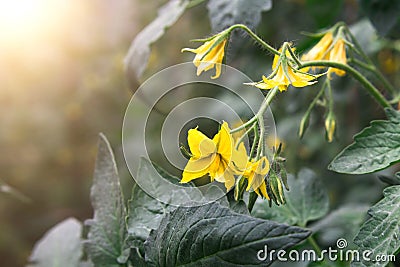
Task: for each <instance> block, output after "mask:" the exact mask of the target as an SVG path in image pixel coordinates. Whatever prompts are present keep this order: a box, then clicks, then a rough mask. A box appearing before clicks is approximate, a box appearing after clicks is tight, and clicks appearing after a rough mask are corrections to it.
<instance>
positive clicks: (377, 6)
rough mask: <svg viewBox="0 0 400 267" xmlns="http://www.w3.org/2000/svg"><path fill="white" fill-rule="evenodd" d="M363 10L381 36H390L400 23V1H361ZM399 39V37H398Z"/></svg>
mask: <svg viewBox="0 0 400 267" xmlns="http://www.w3.org/2000/svg"><path fill="white" fill-rule="evenodd" d="M359 1H360V6H361V9H362V10H363V11H364V12H365V14H366V15H367V16H368V17H369V19H370V20H371V22H372V24H373V25H374V27H375V28H376V30H377V31H378V32H379V34H380V35H382V36H385V35H387V34H389V32H390V31H391V30H392V29H395V28H398V26H399V22H400V1H396V0H359ZM397 37H399V36H397Z"/></svg>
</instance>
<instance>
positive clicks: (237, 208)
mask: <svg viewBox="0 0 400 267" xmlns="http://www.w3.org/2000/svg"><path fill="white" fill-rule="evenodd" d="M229 208H230V209H231V210H233V211H234V212H236V213H240V214H244V215H250V213H249V209H248V208H247V206H246V203H245V202H244V201H243V200H239V201H232V202H229Z"/></svg>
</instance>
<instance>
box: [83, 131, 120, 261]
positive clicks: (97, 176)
mask: <svg viewBox="0 0 400 267" xmlns="http://www.w3.org/2000/svg"><path fill="white" fill-rule="evenodd" d="M91 200H92V205H93V209H94V216H93V219H91V220H87V221H85V224H87V225H88V226H89V233H88V239H87V240H86V241H85V248H86V251H87V253H88V255H89V257H90V259H91V260H92V261H93V263H94V264H95V265H96V266H100V267H101V266H107V267H111V266H120V263H124V261H126V257H125V259H124V257H122V258H120V260H119V261H120V262H118V260H117V259H118V258H119V257H120V256H121V255H122V254H123V252H124V244H125V235H126V227H125V216H126V214H125V205H124V200H123V196H122V193H121V188H120V182H119V177H118V172H117V167H116V164H115V160H114V155H113V153H112V150H111V147H110V144H109V143H108V141H107V139H106V137H105V136H104V135H102V134H100V138H99V150H98V155H97V160H96V166H95V171H94V177H93V185H92V189H91Z"/></svg>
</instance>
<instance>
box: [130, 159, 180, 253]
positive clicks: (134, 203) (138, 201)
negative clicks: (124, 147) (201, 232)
mask: <svg viewBox="0 0 400 267" xmlns="http://www.w3.org/2000/svg"><path fill="white" fill-rule="evenodd" d="M149 168H151V163H150V162H149V161H147V160H146V159H144V158H142V161H141V163H140V167H139V170H138V174H137V175H138V176H140V177H146V178H148V179H150V181H153V182H155V181H157V180H158V179H157V178H156V177H157V176H151V175H149V171H148V170H149ZM164 175H166V173H164ZM174 208H175V207H174V206H169V205H166V204H164V203H162V202H160V201H158V200H157V199H154V198H153V197H151V196H149V195H147V194H146V192H144V191H143V190H142V189H141V188H140V187H139V186H138V185H137V184H136V183H135V184H134V185H133V188H132V196H131V198H130V200H129V201H128V216H127V219H126V223H127V230H128V239H129V243H130V246H131V247H135V248H138V249H139V250H140V252H141V253H144V247H143V243H144V241H145V240H146V239H147V237H148V236H149V234H150V231H151V230H154V229H157V228H158V225H159V224H160V222H161V219H162V218H163V216H164V215H165V213H166V212H168V211H171V210H173V209H174Z"/></svg>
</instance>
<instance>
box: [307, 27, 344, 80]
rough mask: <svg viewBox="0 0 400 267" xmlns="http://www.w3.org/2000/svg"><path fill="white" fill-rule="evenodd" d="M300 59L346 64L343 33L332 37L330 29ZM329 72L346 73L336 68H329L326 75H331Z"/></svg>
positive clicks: (341, 74)
mask: <svg viewBox="0 0 400 267" xmlns="http://www.w3.org/2000/svg"><path fill="white" fill-rule="evenodd" d="M301 60H303V61H311V60H329V61H332V62H338V63H341V64H347V57H346V47H345V39H344V37H343V34H338V36H336V37H335V38H334V37H333V33H332V31H328V32H327V33H326V34H325V35H324V36H323V37H322V38H321V40H320V41H319V42H318V43H317V44H316V45H315V46H314V47H313V48H311V49H310V51H308V52H307V53H306V54H304V55H303V56H302V57H301ZM331 73H335V74H336V75H338V76H343V75H345V74H346V72H345V71H344V70H341V69H337V68H329V69H328V77H331Z"/></svg>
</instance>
